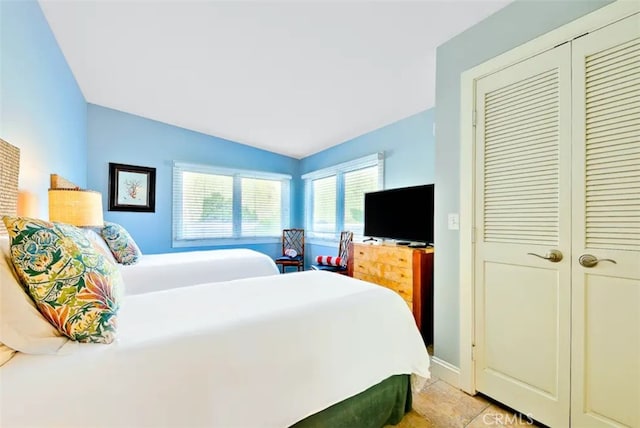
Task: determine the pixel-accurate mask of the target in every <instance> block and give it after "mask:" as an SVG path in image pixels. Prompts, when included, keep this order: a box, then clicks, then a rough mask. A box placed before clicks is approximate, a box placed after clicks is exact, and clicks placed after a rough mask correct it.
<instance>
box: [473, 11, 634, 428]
mask: <svg viewBox="0 0 640 428" xmlns="http://www.w3.org/2000/svg"><path fill="white" fill-rule="evenodd" d="M475 103H476V106H475V109H476V116H477V123H476V129H475V141H476V145H475V159H476V160H475V189H474V192H475V201H476V202H475V203H476V206H475V218H474V225H475V228H476V233H475V236H476V242H475V250H474V258H475V263H474V266H475V272H474V284H475V289H474V292H475V295H474V326H475V327H474V328H475V332H474V345H475V346H474V355H475V356H474V370H475V386H476V389H477V391H478V392H481V393H484V394H486V395H488V396H490V397H492V398H494V399H496V400H498V401H500V402H502V403H504V404H506V405H508V406H510V407H512V408H514V409H516V410H518V411H520V412H522V413H524V414H525V415H527V416H528V417H531V418H533V419H536V420H538V421H540V422H542V423H544V424H546V425H550V426H553V427H567V426H573V427H591V426H598V427H599V426H602V427H621V426H625V427H640V15H638V14H635V15H632V16H630V17H628V18H625V19H623V20H621V21H618V22H616V23H614V24H611V25H609V26H607V27H604V28H601V29H599V30H597V31H593V32H591V33H589V34H587V35H584V36H582V37H579V38H576V39H574V40H573V41H571V42H568V43H565V44H563V45H560V46H558V47H556V48H554V49H552V50H549V51H547V52H544V53H542V54H539V55H537V56H534V57H531V58H528V59H524V60H523V61H521V62H519V63H517V64H515V65H512V66H511V67H508V68H505V69H503V70H500V71H498V72H495V73H493V74H490V75H487V76H485V77H483V78H481V79H479V80H477V83H476V93H475Z"/></svg>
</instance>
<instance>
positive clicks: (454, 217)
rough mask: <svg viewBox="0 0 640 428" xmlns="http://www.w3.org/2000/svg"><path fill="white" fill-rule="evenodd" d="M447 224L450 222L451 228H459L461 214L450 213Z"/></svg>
mask: <svg viewBox="0 0 640 428" xmlns="http://www.w3.org/2000/svg"><path fill="white" fill-rule="evenodd" d="M447 224H448V227H449V230H459V229H460V216H459V215H458V213H450V214H449V218H448V223H447Z"/></svg>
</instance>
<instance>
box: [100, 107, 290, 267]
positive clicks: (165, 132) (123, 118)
mask: <svg viewBox="0 0 640 428" xmlns="http://www.w3.org/2000/svg"><path fill="white" fill-rule="evenodd" d="M174 161H182V162H193V163H199V164H206V165H214V166H222V167H229V168H240V169H248V170H259V171H267V172H276V173H282V174H290V175H292V176H293V177H294V180H292V183H291V212H292V213H294V214H295V212H296V210H297V204H298V200H297V198H296V195H297V194H298V193H299V180H297V179H295V178H297V177H299V176H300V173H299V171H298V166H299V161H298V160H297V159H293V158H290V157H286V156H282V155H278V154H275V153H271V152H268V151H265V150H260V149H256V148H253V147H249V146H246V145H243V144H238V143H235V142H232V141H228V140H223V139H221V138H216V137H212V136H208V135H204V134H200V133H198V132H194V131H189V130H187V129H184V128H178V127H176V126H172V125H168V124H165V123H161V122H156V121H154V120H149V119H145V118H142V117H140V116H135V115H131V114H127V113H123V112H120V111H117V110H112V109H108V108H105V107H100V106H97V105H93V104H89V107H88V179H87V186H88V187H89V188H91V189H93V190H97V191H99V192H102V198H103V204H104V207H105V213H104V217H105V220H107V221H113V222H116V223H120V224H122V225H123V226H124V227H125V228H126V229H127V230H129V231H130V232H131V234H132V235H133V237H134V239H135V240H136V242H137V243H138V245H139V246H140V249H141V250H142V252H143V253H148V254H153V253H165V252H171V251H180V250H201V249H208V248H214V247H197V248H181V249H174V248H172V247H171V218H172V212H171V210H172V205H171V204H172V200H171V194H172V190H171V186H172V172H173V171H172V166H173V162H174ZM109 162H114V163H123V164H129V165H138V166H146V167H153V168H156V211H155V213H138V212H115V211H107V207H108V206H109V205H108V199H107V198H108V191H109ZM294 217H295V216H294ZM293 225H295V224H293ZM233 247H244V248H253V249H255V250H258V251H261V252H263V253H266V254H268V255H270V256H276V255H279V253H280V252H281V246H280V244H278V243H269V244H252V245H245V244H242V243H241V242H240V243H239V244H237V245H233V246H225V248H233ZM215 248H221V247H220V246H218V247H215Z"/></svg>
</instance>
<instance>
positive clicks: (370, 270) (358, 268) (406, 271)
mask: <svg viewBox="0 0 640 428" xmlns="http://www.w3.org/2000/svg"><path fill="white" fill-rule="evenodd" d="M353 272H354V275H356V273H362V274H366V275H369V276H372V277H376V278H380V279H381V280H382V279H386V280H389V281H393V282H397V283H402V284H406V286H407V287H409V288H411V287H412V285H413V271H412V270H411V268H406V267H398V266H394V265H388V264H382V263H366V262H364V261H362V262H361V261H359V260H356V261H355V262H354V265H353Z"/></svg>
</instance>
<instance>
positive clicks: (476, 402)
mask: <svg viewBox="0 0 640 428" xmlns="http://www.w3.org/2000/svg"><path fill="white" fill-rule="evenodd" d="M394 426H395V427H396V428H480V427H494V428H505V427H540V426H541V425H537V424H535V423H533V422H532V421H529V420H528V419H527V417H526V416H520V415H518V414H514V413H513V412H512V411H511V410H509V409H506V408H504V407H502V406H500V405H499V404H497V403H494V402H492V401H490V400H489V399H487V398H485V397H483V396H481V395H476V396H471V395H468V394H466V393H464V392H462V391H460V390H459V389H457V388H454V387H453V386H451V385H449V384H448V383H446V382H445V381H443V380H440V379H437V378H432V379H430V380H429V381H428V382H427V384H426V385H425V386H424V388H423V389H422V391H420V392H419V393H417V394H416V393H414V395H413V410H412V411H411V412H409V413H408V414H406V415H405V417H404V419H402V421H401V422H400V423H399V424H398V425H394ZM387 428H390V427H387Z"/></svg>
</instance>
